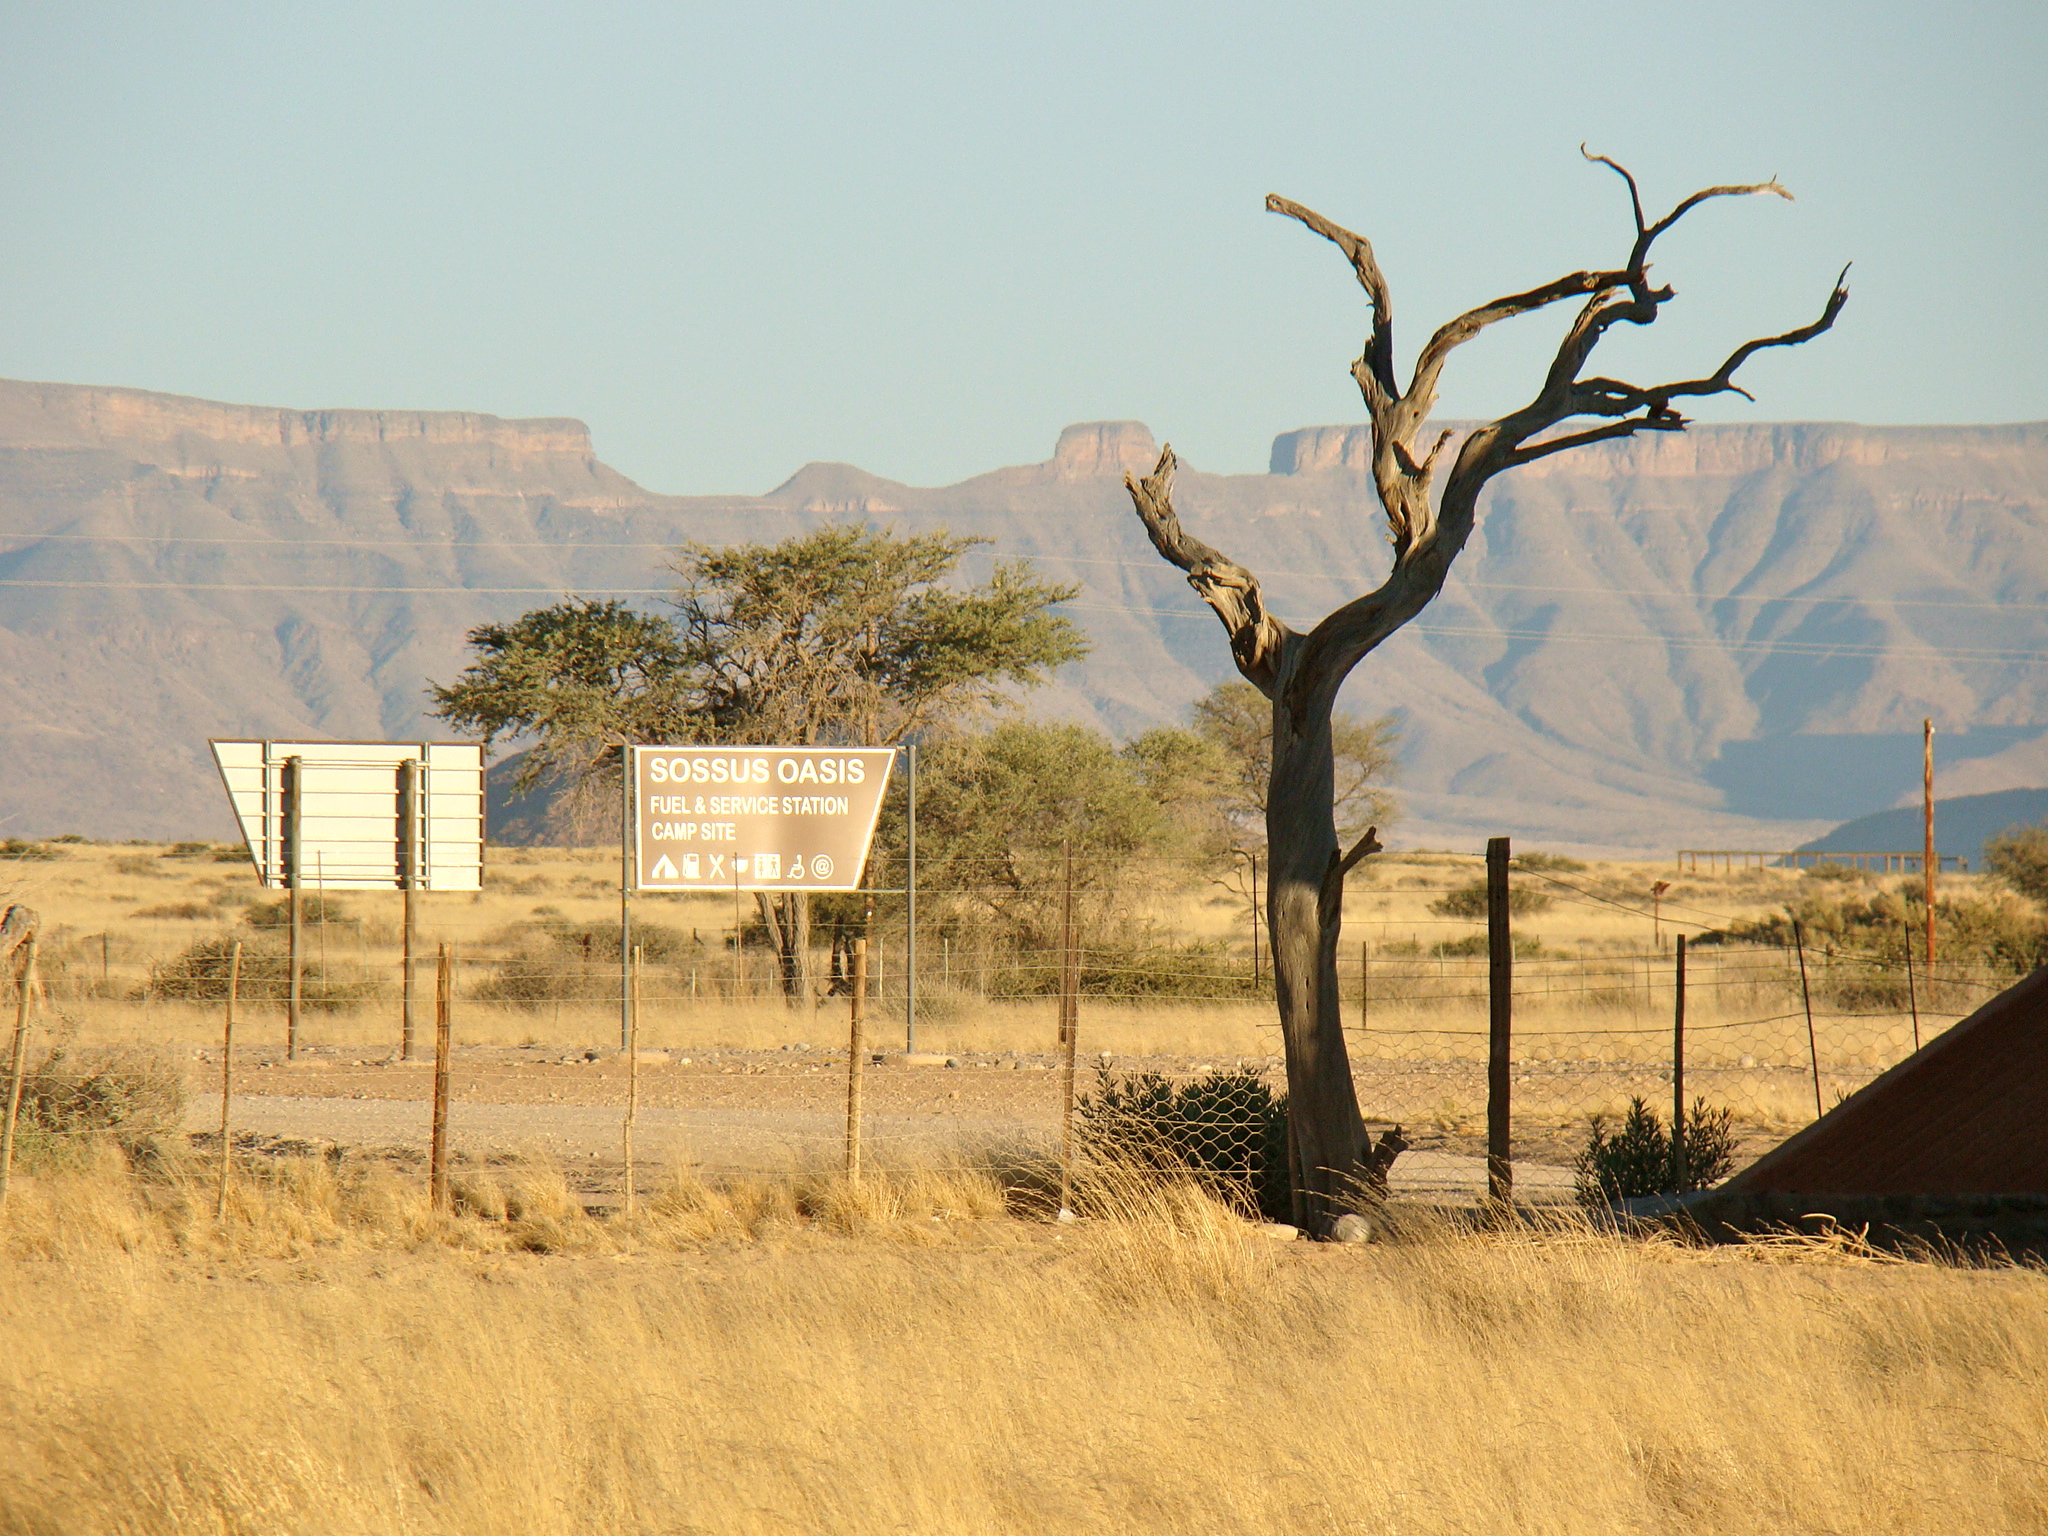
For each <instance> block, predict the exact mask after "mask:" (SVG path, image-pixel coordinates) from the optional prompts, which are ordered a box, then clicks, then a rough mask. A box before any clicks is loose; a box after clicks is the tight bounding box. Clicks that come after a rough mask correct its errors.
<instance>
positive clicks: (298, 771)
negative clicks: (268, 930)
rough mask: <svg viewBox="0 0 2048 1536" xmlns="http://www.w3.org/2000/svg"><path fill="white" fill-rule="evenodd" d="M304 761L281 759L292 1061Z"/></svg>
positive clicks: (294, 1054) (287, 1042)
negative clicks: (301, 781) (301, 783)
mask: <svg viewBox="0 0 2048 1536" xmlns="http://www.w3.org/2000/svg"><path fill="white" fill-rule="evenodd" d="M304 770H305V764H304V763H303V762H302V761H301V760H300V759H299V758H296V757H288V758H286V759H285V760H284V847H285V855H284V856H285V880H286V885H287V889H286V893H285V905H286V907H287V908H288V910H289V914H290V915H289V918H288V923H289V926H290V929H291V934H290V939H289V941H288V943H287V946H286V948H287V958H286V965H287V967H288V968H289V969H290V971H291V976H290V979H289V980H288V981H287V982H286V984H285V1006H284V1059H285V1060H286V1061H295V1060H297V1059H298V1054H299V1000H300V982H299V969H300V964H299V962H300V954H299V950H300V938H299V886H300V883H301V882H300V879H299V864H300V858H299V846H300V834H299V827H300V816H299V801H300V798H301V797H300V792H299V780H300V777H301V775H302V774H303V773H304Z"/></svg>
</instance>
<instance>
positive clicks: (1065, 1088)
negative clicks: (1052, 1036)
mask: <svg viewBox="0 0 2048 1536" xmlns="http://www.w3.org/2000/svg"><path fill="white" fill-rule="evenodd" d="M1060 852H1061V855H1062V858H1063V860H1064V863H1065V870H1066V877H1065V879H1064V881H1063V882H1062V884H1061V888H1060V1042H1059V1043H1060V1048H1061V1050H1062V1051H1063V1052H1064V1053H1065V1057H1066V1059H1065V1061H1064V1063H1063V1064H1062V1067H1061V1072H1062V1075H1063V1078H1064V1081H1063V1083H1062V1085H1061V1107H1060V1209H1061V1210H1062V1211H1064V1210H1066V1209H1067V1208H1068V1206H1069V1204H1070V1199H1071V1196H1072V1194H1073V1189H1074V1088H1075V1083H1074V1075H1075V1066H1076V1062H1077V1056H1078V1051H1079V1037H1080V1033H1081V1028H1080V1025H1081V1017H1080V1015H1081V999H1080V991H1081V955H1080V947H1079V946H1080V936H1079V934H1078V933H1077V932H1076V931H1075V927H1074V845H1073V844H1072V843H1071V842H1069V843H1066V844H1064V845H1063V846H1062V848H1061V850H1060Z"/></svg>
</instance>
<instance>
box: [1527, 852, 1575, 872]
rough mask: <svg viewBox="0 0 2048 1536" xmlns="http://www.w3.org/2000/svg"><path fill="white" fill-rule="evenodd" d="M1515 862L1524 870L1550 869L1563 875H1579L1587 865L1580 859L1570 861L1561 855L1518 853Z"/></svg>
mask: <svg viewBox="0 0 2048 1536" xmlns="http://www.w3.org/2000/svg"><path fill="white" fill-rule="evenodd" d="M1515 862H1516V863H1517V864H1519V865H1520V866H1521V867H1522V868H1524V869H1549V870H1555V871H1556V872H1557V873H1558V874H1561V875H1572V874H1578V873H1579V872H1581V871H1582V870H1584V869H1585V867H1586V866H1585V864H1584V863H1582V862H1581V861H1580V860H1578V859H1568V858H1566V857H1565V856H1564V855H1563V854H1561V853H1543V852H1541V851H1538V852H1536V853H1518V854H1516V855H1515Z"/></svg>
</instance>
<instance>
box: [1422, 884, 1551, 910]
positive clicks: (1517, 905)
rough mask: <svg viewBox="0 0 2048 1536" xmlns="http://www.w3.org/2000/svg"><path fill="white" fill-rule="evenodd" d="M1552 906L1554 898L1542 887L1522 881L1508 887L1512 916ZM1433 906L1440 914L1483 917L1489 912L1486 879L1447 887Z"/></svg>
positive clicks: (1430, 906)
mask: <svg viewBox="0 0 2048 1536" xmlns="http://www.w3.org/2000/svg"><path fill="white" fill-rule="evenodd" d="M1549 906H1550V898H1549V897H1548V896H1546V895H1544V894H1543V893H1542V892H1541V891H1532V890H1528V889H1526V888H1525V887H1523V886H1519V885H1510V886H1509V887H1508V914H1509V915H1510V916H1511V917H1527V916H1529V915H1530V914H1531V913H1534V912H1541V911H1543V910H1545V909H1546V908H1547V907H1549ZM1429 910H1430V911H1432V912H1434V913H1435V914H1436V915H1437V916H1438V917H1468V918H1474V919H1478V918H1483V917H1485V916H1486V882H1485V881H1484V880H1474V881H1473V882H1472V883H1471V884H1470V885H1461V886H1458V887H1457V888H1456V889H1455V890H1450V891H1446V892H1445V893H1444V894H1443V895H1441V896H1439V897H1438V898H1437V899H1436V900H1435V901H1432V902H1431V903H1430V904H1429Z"/></svg>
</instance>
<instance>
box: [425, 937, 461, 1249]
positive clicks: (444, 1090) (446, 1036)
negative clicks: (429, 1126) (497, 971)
mask: <svg viewBox="0 0 2048 1536" xmlns="http://www.w3.org/2000/svg"><path fill="white" fill-rule="evenodd" d="M452 995H453V977H452V975H451V971H450V962H449V956H448V946H447V945H446V944H443V945H442V946H441V948H440V955H439V958H438V960H437V961H436V963H435V966H434V1138H433V1142H432V1150H431V1151H430V1152H429V1154H428V1157H427V1180H428V1185H427V1187H428V1190H429V1192H430V1194H431V1196H432V1199H433V1206H434V1209H435V1210H437V1211H446V1210H447V1209H448V1207H449V1203H450V1202H449V1198H448V1056H449V1053H450V1051H451V1050H452V1048H453V1045H454V1033H455V1030H454V1020H453V1018H452V1017H451V1014H452V1012H453V1010H452V1008H451V1006H450V1003H451V999H452Z"/></svg>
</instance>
